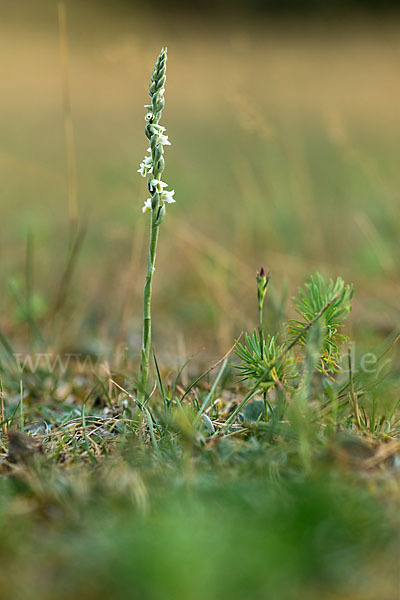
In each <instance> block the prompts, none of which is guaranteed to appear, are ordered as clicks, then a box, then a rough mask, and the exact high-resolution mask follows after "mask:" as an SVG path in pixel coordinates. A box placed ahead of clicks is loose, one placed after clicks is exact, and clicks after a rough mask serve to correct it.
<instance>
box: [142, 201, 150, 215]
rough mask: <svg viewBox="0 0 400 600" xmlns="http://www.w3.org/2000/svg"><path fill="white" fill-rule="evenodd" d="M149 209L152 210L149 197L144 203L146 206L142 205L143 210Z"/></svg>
mask: <svg viewBox="0 0 400 600" xmlns="http://www.w3.org/2000/svg"><path fill="white" fill-rule="evenodd" d="M148 210H152V208H151V198H147V200H146V201H145V203H144V206H143V207H142V212H144V213H145V212H147V211H148Z"/></svg>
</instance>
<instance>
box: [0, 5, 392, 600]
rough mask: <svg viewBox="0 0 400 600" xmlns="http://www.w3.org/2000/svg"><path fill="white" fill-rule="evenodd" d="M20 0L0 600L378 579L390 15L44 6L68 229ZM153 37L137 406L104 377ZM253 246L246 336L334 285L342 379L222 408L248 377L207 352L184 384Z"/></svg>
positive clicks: (43, 78)
mask: <svg viewBox="0 0 400 600" xmlns="http://www.w3.org/2000/svg"><path fill="white" fill-rule="evenodd" d="M22 4H23V5H24V10H20V9H19V8H18V9H17V8H16V7H15V6H14V7H13V6H11V5H6V4H5V3H4V6H2V7H1V11H2V19H1V21H0V33H1V35H0V53H1V56H2V64H3V86H2V92H1V114H0V131H1V136H0V181H1V189H2V195H1V215H2V222H3V230H2V236H1V239H0V251H1V258H2V260H1V263H0V278H1V282H2V289H3V293H2V295H1V300H0V333H1V344H2V348H1V353H2V354H1V378H2V384H3V387H4V402H5V417H6V420H7V424H8V427H9V432H10V433H9V435H8V436H6V435H4V434H3V437H2V442H1V444H2V465H1V470H2V478H1V480H0V487H1V494H0V523H1V530H2V532H1V538H0V539H1V541H0V553H1V554H0V555H1V567H0V590H1V592H0V596H1V595H2V596H3V597H9V596H13V597H15V598H17V599H18V598H24V599H25V598H28V599H30V598H32V599H35V600H36V599H37V598H41V599H47V598H49V600H50V599H54V598H57V599H62V598H64V597H65V598H66V597H69V598H71V597H78V596H79V597H81V598H88V599H90V598H103V597H104V598H106V597H110V596H111V597H113V598H120V597H121V598H122V597H124V598H125V597H127V596H128V597H132V598H140V599H146V598H149V599H150V600H153V599H160V600H161V599H163V600H164V599H168V598H171V599H174V600H179V599H180V598H182V600H183V599H193V600H196V599H197V598H199V599H200V598H205V597H207V598H210V599H211V600H212V599H214V598H215V599H220V598H225V597H231V598H233V599H235V598H238V599H239V598H252V599H253V598H254V599H257V598H260V599H261V598H262V599H264V598H268V599H269V598H271V599H274V598H276V599H277V600H281V599H286V598H288V599H289V598H310V599H313V598H326V599H331V598H332V599H333V598H335V599H336V598H339V599H341V598H343V599H345V598H346V599H347V598H351V599H355V600H357V599H358V598H359V599H363V600H364V599H371V600H372V599H376V598H379V599H380V600H385V599H386V598H387V599H388V600H394V599H395V598H396V597H398V595H399V593H400V587H399V585H400V583H399V579H398V571H399V561H398V550H399V539H398V533H397V530H398V525H399V523H398V516H397V514H396V513H398V505H399V500H400V487H399V475H398V473H399V464H400V463H399V454H398V452H399V420H398V419H399V414H398V410H396V402H397V401H398V399H399V377H400V373H399V363H398V356H399V351H398V348H397V344H396V334H397V332H398V330H399V318H400V315H399V303H398V297H399V266H398V265H399V260H398V258H399V238H400V215H399V213H400V208H399V206H400V204H399V189H400V172H399V169H398V140H399V134H400V119H399V116H398V106H399V104H400V85H399V84H398V81H397V70H398V55H399V51H400V46H399V41H398V40H399V30H400V23H399V22H397V21H396V20H395V19H393V20H391V21H389V20H388V21H386V22H380V23H377V22H371V21H368V20H365V19H360V18H357V19H354V20H349V21H348V22H335V23H333V22H327V21H314V22H308V23H306V22H296V23H287V22H285V23H283V22H281V21H280V22H278V21H272V22H270V21H262V20H257V22H255V21H251V20H248V19H241V20H239V19H238V20H232V21H226V20H224V22H222V19H221V17H216V19H215V21H214V22H210V19H209V18H206V17H201V16H196V17H195V16H191V17H189V16H185V17H184V16H182V17H181V18H180V19H178V20H177V19H175V18H172V17H168V16H165V18H163V19H161V18H159V19H158V21H157V23H156V24H153V26H152V27H151V28H150V27H149V19H150V16H149V15H148V14H146V13H144V12H138V11H137V10H136V11H132V12H126V11H123V10H122V9H119V8H115V9H114V10H113V11H112V12H111V11H110V10H107V9H106V8H101V6H96V7H95V6H94V4H91V3H85V6H84V5H83V3H79V2H71V3H70V5H69V7H68V43H69V72H70V93H71V102H72V116H73V123H74V131H75V144H76V164H77V198H78V209H79V227H78V230H76V229H75V230H74V229H73V228H71V224H70V222H69V213H68V181H67V175H66V171H67V169H66V156H65V141H64V115H63V109H62V101H61V83H60V79H61V74H60V55H59V34H58V22H57V11H56V9H55V7H54V6H53V5H52V4H51V3H41V2H37V3H36V2H35V6H33V3H29V2H24V3H22ZM39 6H40V10H39V9H38V7H39ZM162 45H168V49H169V63H168V80H167V93H166V99H167V104H166V109H165V113H164V116H163V123H164V124H165V125H166V127H167V130H168V133H169V136H170V139H171V140H172V143H173V145H172V146H171V148H167V155H166V165H167V166H166V174H167V180H168V182H169V183H170V187H172V188H174V189H175V192H176V199H177V203H176V204H175V205H173V206H171V207H169V210H168V214H167V218H166V219H165V222H164V223H163V225H162V231H161V234H160V242H159V248H158V256H157V267H156V273H155V280H154V296H153V315H154V326H153V327H154V329H153V345H154V349H155V351H156V354H157V360H158V364H159V370H160V377H157V375H156V372H155V369H154V370H153V371H154V372H153V376H154V377H153V381H154V382H155V388H154V391H153V395H152V397H151V399H150V401H149V405H148V406H149V407H150V413H146V412H145V411H141V410H140V409H139V408H138V407H137V405H136V404H135V402H134V401H133V400H132V399H131V397H130V395H129V394H134V390H135V378H136V373H137V368H138V361H139V353H140V343H141V339H140V336H141V319H142V293H143V281H144V276H145V268H146V264H145V262H146V252H147V250H146V248H147V227H148V220H147V218H146V217H147V215H145V216H143V215H142V212H141V206H142V204H143V201H144V199H145V198H146V186H145V183H144V181H143V179H142V178H141V177H140V176H139V175H138V173H137V172H136V170H137V168H138V164H139V162H140V161H141V160H142V158H143V154H144V152H145V150H146V140H145V138H144V134H143V123H144V122H143V116H144V108H143V104H145V103H146V102H147V86H148V79H149V75H150V73H151V69H152V66H153V63H154V59H155V57H156V56H157V53H158V52H159V49H160V47H161V46H162ZM77 231H78V232H81V233H80V234H79V233H77ZM71 232H72V233H71ZM74 240H75V242H74ZM74 243H75V246H74ZM74 248H75V250H74ZM262 264H263V265H264V266H265V267H266V268H267V269H269V270H270V271H271V281H270V284H269V287H268V294H267V299H266V307H265V315H264V317H265V328H266V331H267V332H271V333H273V332H275V331H277V330H279V329H282V324H283V323H284V322H285V321H286V320H287V318H288V317H292V316H293V314H294V313H293V308H292V302H291V297H292V296H293V295H294V294H295V293H296V292H297V288H298V286H299V285H303V282H304V281H305V280H306V279H307V278H308V277H309V275H310V274H312V273H315V272H316V271H319V272H321V273H323V275H324V276H325V277H326V278H327V279H329V278H331V277H332V278H336V277H337V276H339V275H340V276H341V277H343V279H344V280H345V281H346V282H352V283H353V284H354V299H353V310H352V312H351V314H350V315H349V318H348V320H347V321H346V326H345V333H346V334H347V335H348V336H349V338H350V340H352V341H353V344H352V346H351V349H352V353H353V367H352V368H353V371H354V373H353V371H352V375H351V376H349V373H348V372H345V373H343V374H341V375H339V376H338V377H337V382H336V383H333V382H330V383H329V382H328V383H327V382H326V381H325V380H324V379H323V377H322V376H321V375H320V374H314V378H313V381H312V382H309V384H310V385H309V390H308V392H309V393H308V397H307V402H306V403H305V404H304V402H303V400H304V399H302V400H301V402H302V404H301V406H300V408H299V409H298V410H297V409H296V402H295V401H293V402H292V403H291V402H290V398H284V404H285V406H286V408H287V406H288V405H289V409H288V412H285V414H283V413H281V412H280V413H279V415H276V419H274V418H272V417H273V415H272V414H269V420H265V419H264V415H261V416H260V411H259V405H258V404H252V405H249V406H248V407H247V408H246V409H244V410H243V411H242V412H241V413H239V414H238V419H237V420H236V421H235V422H233V423H232V424H231V425H232V426H231V427H226V428H224V423H225V422H226V420H227V419H229V418H230V416H231V415H232V413H233V412H234V411H235V409H236V408H237V406H238V405H239V404H240V402H241V401H242V400H243V398H244V397H245V396H246V392H247V390H248V389H250V387H251V386H249V385H248V384H247V383H246V382H245V383H239V382H238V377H237V374H236V373H235V371H234V370H233V369H232V368H231V367H230V366H229V365H227V366H226V367H225V368H224V370H223V372H222V373H221V371H220V369H221V365H223V364H224V363H222V362H219V364H218V366H217V367H216V368H215V369H213V370H211V371H210V372H207V374H206V375H205V376H204V377H203V378H202V379H200V380H199V381H198V382H197V383H196V384H195V385H194V386H193V387H190V386H191V384H192V382H194V381H195V380H196V378H198V376H199V375H200V374H201V373H203V372H205V371H208V369H210V367H212V366H213V365H214V364H215V363H216V362H217V361H219V360H220V359H221V357H223V356H225V355H226V353H227V352H228V350H229V349H230V348H231V347H232V344H233V343H234V340H235V339H236V338H237V337H238V336H239V335H240V333H241V332H242V331H248V332H252V330H253V329H254V327H255V326H256V325H257V310H256V308H257V303H256V288H255V273H256V271H257V270H258V269H259V268H260V266H261V265H262ZM344 349H345V352H346V351H347V346H346V345H345V346H344ZM367 352H370V353H371V352H372V353H373V354H374V355H376V357H377V358H378V359H379V360H378V363H377V366H376V369H372V371H371V373H366V372H365V371H363V370H362V369H361V361H362V359H363V357H364V356H365V354H366V353H367ZM15 354H18V355H19V356H20V357H21V358H22V360H24V359H25V358H26V357H27V356H28V357H30V358H29V360H30V359H32V360H33V361H34V362H33V364H34V365H35V364H36V367H37V368H33V369H30V368H29V364H27V365H26V368H24V369H22V370H21V368H20V363H19V362H18V361H16V360H15ZM72 355H73V356H72ZM57 356H58V357H59V360H60V361H61V364H60V362H59V363H57V365H56V367H54V365H53V362H54V360H56V357H57ZM68 356H70V358H69V359H68ZM89 359H90V360H89ZM188 359H190V362H189V363H188V364H187V365H186V367H185V368H184V369H183V371H182V372H181V373H180V372H179V370H180V368H181V367H183V365H184V364H185V362H186V361H187V360H188ZM67 360H69V364H68V368H66V369H64V368H63V365H65V362H66V361H67ZM36 361H38V362H37V363H36ZM85 361H86V362H85ZM90 361H91V362H90ZM234 361H235V359H234V356H233V355H231V356H230V362H231V363H233V362H234ZM53 367H54V368H53ZM218 373H220V378H219V379H218V380H217V383H216V385H214V386H213V382H214V381H215V377H216V376H217V374H218ZM353 374H354V379H353ZM21 396H22V398H23V401H22V402H21ZM260 398H261V396H260ZM260 398H259V399H258V400H257V401H258V402H260ZM295 398H296V396H295V395H293V397H291V399H292V400H295ZM272 401H276V404H277V406H279V402H280V399H279V394H278V393H277V394H276V396H273V397H272ZM203 402H206V404H207V414H208V415H209V417H210V422H208V421H206V420H204V421H203V420H201V419H198V418H197V415H198V413H199V410H200V407H201V406H202V404H203ZM16 430H18V431H16ZM21 430H23V432H24V433H25V434H29V435H30V437H29V438H26V437H23V436H22V437H21V435H19V433H21ZM221 431H222V432H223V435H222V433H221Z"/></svg>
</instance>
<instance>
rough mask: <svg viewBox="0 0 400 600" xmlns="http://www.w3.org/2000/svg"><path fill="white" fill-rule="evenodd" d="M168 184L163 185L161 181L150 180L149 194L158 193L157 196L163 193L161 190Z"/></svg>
mask: <svg viewBox="0 0 400 600" xmlns="http://www.w3.org/2000/svg"><path fill="white" fill-rule="evenodd" d="M167 186H168V183H164V181H161V179H150V181H149V190H150V191H151V192H158V193H159V194H160V193H161V192H162V191H163V188H165V187H167Z"/></svg>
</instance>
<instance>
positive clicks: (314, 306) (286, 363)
mask: <svg viewBox="0 0 400 600" xmlns="http://www.w3.org/2000/svg"><path fill="white" fill-rule="evenodd" d="M256 279H257V296H258V313H259V327H258V331H257V329H256V330H255V331H254V333H253V335H252V336H250V335H248V334H245V340H244V344H241V343H240V342H236V345H235V354H236V355H237V356H238V357H239V358H240V359H241V361H242V362H241V363H239V364H238V365H235V366H236V369H238V371H239V372H240V375H241V376H242V379H241V380H242V381H244V380H252V381H253V382H254V385H253V387H252V389H251V391H250V393H249V394H248V400H250V398H251V397H253V395H254V393H256V392H257V390H258V391H261V390H262V391H263V392H264V396H265V395H266V394H267V393H268V392H269V391H270V390H272V389H273V388H278V389H283V388H286V389H289V388H290V389H292V391H293V389H296V384H295V383H290V380H292V381H293V380H295V379H296V378H297V377H298V375H299V373H297V371H298V370H299V369H295V368H294V366H295V365H297V364H298V363H299V359H300V357H299V356H298V354H297V353H295V352H293V349H294V348H295V346H300V347H304V346H305V345H307V348H308V353H307V354H306V358H307V360H306V362H305V367H304V368H305V372H306V371H307V370H308V371H307V372H308V374H309V375H310V372H311V371H310V368H311V370H313V369H314V368H315V369H317V370H319V371H322V372H324V373H328V372H329V373H330V374H331V373H334V372H337V371H339V370H340V359H341V357H340V349H339V346H338V344H339V342H340V341H345V340H347V338H346V336H344V335H342V334H341V333H339V329H340V327H341V324H342V322H343V321H344V319H345V318H346V316H347V315H348V313H349V312H350V310H351V298H352V294H353V288H352V286H351V285H345V284H344V282H343V280H342V279H341V278H338V279H337V280H336V283H333V281H332V280H331V281H330V282H329V283H328V284H326V283H325V281H324V279H323V277H322V276H321V275H320V274H319V273H317V274H316V275H315V276H313V277H311V278H310V281H309V282H308V283H307V284H306V286H305V289H306V291H304V290H302V289H301V290H300V292H299V297H298V298H295V299H294V307H295V310H296V311H297V313H298V314H299V315H300V317H301V318H300V319H292V320H290V321H289V323H288V324H287V331H288V336H287V339H286V340H284V341H283V342H282V343H279V341H278V335H277V334H276V335H271V334H268V336H267V337H265V335H264V331H263V322H262V308H263V303H264V297H265V291H266V287H267V284H268V280H269V276H268V277H266V276H265V271H264V269H261V271H260V272H259V273H257V278H256ZM317 323H318V335H317V338H318V343H316V341H315V335H311V331H310V330H311V329H313V328H314V329H315V326H316V324H317ZM310 336H311V337H310ZM308 342H310V344H308ZM310 345H311V346H312V348H309V347H308V346H310ZM311 350H312V352H311V354H310V351H311ZM311 355H312V363H313V364H312V365H311V366H310V360H311V358H310V357H311ZM314 365H315V366H314ZM298 385H299V386H301V380H300V383H299V384H298ZM246 398H247V396H246ZM264 401H265V403H266V398H264Z"/></svg>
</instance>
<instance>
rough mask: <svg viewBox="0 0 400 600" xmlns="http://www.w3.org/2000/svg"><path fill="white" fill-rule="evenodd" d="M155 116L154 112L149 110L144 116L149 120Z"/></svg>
mask: <svg viewBox="0 0 400 600" xmlns="http://www.w3.org/2000/svg"><path fill="white" fill-rule="evenodd" d="M153 117H154V115H153V113H152V112H148V113H147V114H146V116H145V118H144V120H145V121H147V122H149V121H151V119H152V118H153Z"/></svg>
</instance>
